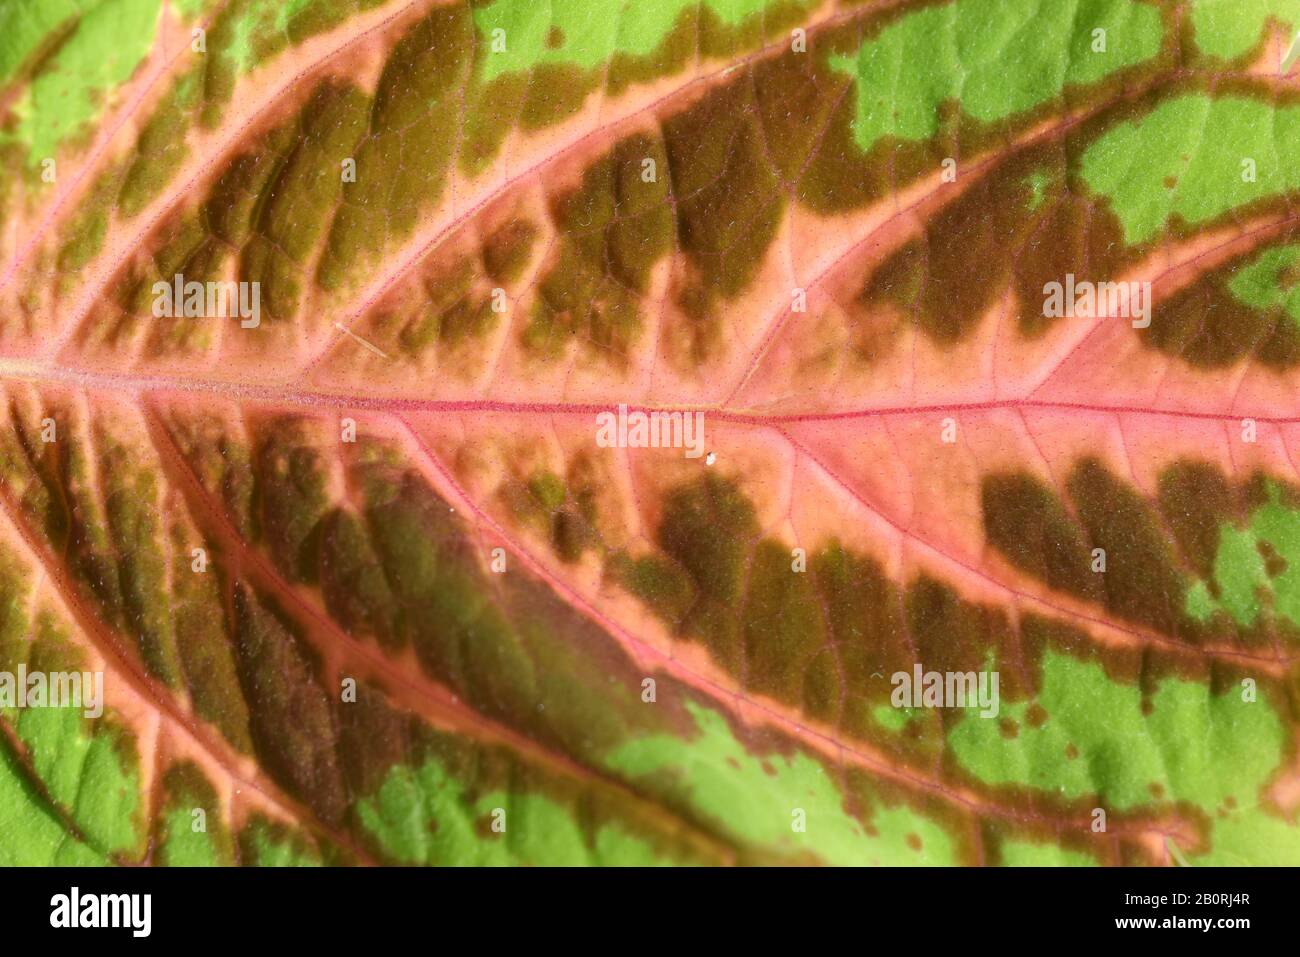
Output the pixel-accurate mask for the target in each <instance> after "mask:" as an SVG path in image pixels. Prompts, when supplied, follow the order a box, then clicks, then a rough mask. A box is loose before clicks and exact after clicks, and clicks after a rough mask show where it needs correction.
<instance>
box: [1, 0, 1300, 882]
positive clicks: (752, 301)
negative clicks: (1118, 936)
mask: <svg viewBox="0 0 1300 957" xmlns="http://www.w3.org/2000/svg"><path fill="white" fill-rule="evenodd" d="M1298 14H1300V10H1297V8H1296V5H1295V4H1293V3H1291V2H1289V0H1287V2H1283V0H1276V2H1265V0H1259V2H1256V3H1251V4H1242V3H1236V4H1227V3H1220V2H1214V0H1186V2H1155V0H1058V2H1057V3H1054V4H1050V5H1049V4H1040V3H1038V2H1036V0H950V2H947V3H932V2H925V3H909V2H901V3H900V2H861V3H851V2H842V3H833V2H830V0H824V2H818V0H702V2H686V0H673V2H659V3H654V4H635V3H617V4H612V3H607V2H598V0H569V2H565V3H555V4H537V3H532V2H529V0H482V2H473V3H461V2H430V0H390V2H387V3H383V2H377V0H374V2H372V0H296V2H293V3H287V4H286V3H272V2H269V0H266V2H262V0H227V2H222V0H214V2H203V0H184V2H175V3H161V2H159V0H100V2H98V3H93V4H92V3H85V2H77V0H66V2H57V3H55V2H46V0H41V2H36V0H6V2H3V3H0V38H2V39H0V154H3V160H4V169H5V174H4V176H3V178H2V179H0V318H2V320H3V322H2V323H0V376H2V377H3V387H4V392H5V401H4V403H3V407H2V408H3V411H2V412H0V415H3V422H2V423H0V509H2V511H3V519H2V520H0V590H2V591H3V595H4V600H3V602H0V609H3V618H2V620H0V659H2V661H0V671H6V672H10V673H16V672H17V671H18V669H19V668H20V667H21V668H22V669H25V671H27V672H29V673H32V672H34V673H38V674H47V673H50V674H58V673H67V672H73V671H76V672H81V671H85V672H89V673H95V672H100V673H102V674H103V675H104V709H103V713H102V714H100V715H97V716H87V715H86V714H85V713H84V710H83V709H80V708H75V707H62V708H51V707H30V706H29V707H20V706H19V703H18V702H14V703H13V704H12V705H7V706H5V707H4V708H3V709H0V724H2V726H3V730H4V735H3V741H0V759H2V762H0V821H3V827H2V829H0V835H3V839H0V857H2V858H3V860H5V861H6V862H8V863H24V864H28V863H75V864H83V863H84V864H90V863H114V862H116V863H128V862H140V861H146V862H150V863H182V864H189V863H204V864H230V863H262V864H300V863H367V862H378V863H428V864H465V863H473V864H514V863H537V864H571V863H572V864H579V863H594V864H629V863H632V864H650V863H777V862H787V863H814V862H822V863H883V864H900V863H901V864H915V863H927V864H951V863H963V864H966V863H1004V864H1023V863H1060V864H1112V863H1173V862H1180V863H1225V862H1231V863H1296V862H1297V861H1300V832H1298V831H1297V829H1296V826H1295V825H1296V813H1297V806H1298V805H1300V777H1298V775H1297V764H1296V743H1295V731H1296V728H1297V715H1296V707H1297V706H1296V701H1297V692H1298V691H1300V688H1297V681H1296V676H1297V671H1296V655H1297V648H1298V647H1300V577H1297V576H1298V575H1300V573H1297V571H1296V568H1297V567H1298V564H1297V563H1300V478H1298V477H1297V476H1296V474H1295V473H1296V469H1295V465H1294V462H1293V460H1292V452H1291V449H1292V448H1293V446H1294V445H1295V443H1296V441H1297V440H1298V439H1300V435H1297V433H1296V421H1297V418H1296V416H1297V415H1300V411H1298V410H1297V408H1296V399H1295V395H1296V390H1295V383H1296V377H1297V375H1298V374H1300V372H1298V371H1297V365H1300V299H1297V295H1296V292H1295V289H1294V288H1293V286H1294V279H1295V274H1294V268H1295V266H1296V263H1297V262H1300V234H1298V232H1297V231H1298V229H1300V227H1297V224H1296V222H1295V218H1294V216H1293V215H1292V213H1291V203H1292V200H1293V197H1294V196H1295V193H1296V190H1297V189H1300V180H1297V178H1296V177H1297V174H1296V172H1295V170H1294V168H1293V164H1291V163H1290V162H1289V161H1288V157H1289V156H1290V155H1291V154H1292V153H1293V152H1294V151H1293V149H1292V147H1293V146H1295V145H1298V144H1297V140H1300V101H1297V99H1296V96H1295V94H1294V92H1293V86H1294V77H1293V75H1292V74H1291V73H1289V72H1287V71H1288V70H1289V67H1288V68H1286V69H1284V68H1283V67H1282V66H1281V64H1282V61H1283V59H1284V57H1285V54H1286V51H1287V50H1288V48H1289V47H1290V45H1291V37H1292V35H1293V34H1294V32H1295V30H1296V29H1297V28H1298V27H1300V22H1297V20H1296V17H1297V15H1298ZM177 276H181V277H183V278H182V285H181V292H182V295H180V296H175V297H173V296H172V295H171V292H170V291H171V289H172V284H173V282H174V281H176V277H177ZM1067 277H1069V282H1070V283H1072V284H1073V283H1076V282H1077V283H1080V284H1086V285H1089V286H1091V285H1093V284H1103V283H1125V284H1127V283H1136V284H1138V285H1137V286H1136V287H1132V288H1141V284H1143V283H1149V284H1150V285H1149V287H1147V288H1149V290H1150V292H1149V295H1148V297H1147V299H1146V303H1147V306H1148V307H1149V314H1148V315H1147V316H1146V317H1145V318H1146V319H1148V320H1149V322H1144V321H1140V320H1139V321H1129V319H1130V318H1134V317H1133V316H1130V315H1129V314H1127V313H1122V311H1121V312H1120V314H1116V312H1117V310H1116V309H1112V310H1110V311H1109V312H1108V313H1104V314H1103V316H1102V317H1101V318H1089V317H1086V316H1082V317H1080V316H1061V315H1056V314H1054V311H1053V310H1051V309H1049V308H1047V307H1046V301H1045V295H1046V294H1047V292H1048V289H1049V288H1051V284H1052V283H1062V282H1065V281H1066V280H1067ZM184 282H197V283H200V284H205V283H221V282H234V283H244V284H247V285H246V286H245V287H244V289H246V290H253V289H256V290H257V295H258V297H259V298H258V299H257V307H256V308H257V312H256V314H253V313H251V312H245V313H243V314H241V315H239V316H235V317H233V318H232V317H229V313H227V317H222V316H217V315H211V311H212V310H210V309H206V308H204V307H199V308H197V310H196V311H198V312H200V313H206V315H190V316H186V315H185V314H184V307H183V303H182V300H184V299H185V298H186V296H185V295H184V291H185V287H184ZM159 283H161V284H162V292H160V291H159V287H158V285H157V284H159ZM214 288H215V287H214ZM1072 288H1073V286H1072ZM1080 288H1081V287H1080ZM1099 288H1104V287H1099ZM1116 288H1118V287H1116ZM1125 288H1129V287H1125ZM164 295H166V297H167V298H168V300H169V301H171V305H169V306H167V307H166V308H163V309H162V310H161V314H160V310H159V308H158V307H159V303H160V301H161V299H160V297H161V296H164ZM237 299H238V297H236V300H237ZM172 300H174V301H172ZM1139 303H1140V299H1137V298H1134V299H1129V300H1126V301H1125V302H1121V303H1119V305H1120V306H1125V305H1127V306H1132V307H1137V305H1138V304H1139ZM245 305H248V303H245ZM204 306H206V303H205V304H204ZM178 312H179V315H176V313H178ZM241 319H243V320H244V321H240V320H241ZM620 406H621V407H622V410H621V412H620ZM651 412H658V413H661V414H665V413H669V414H676V415H677V416H678V418H677V425H678V426H679V427H681V426H683V425H686V426H690V425H693V424H694V423H695V422H696V421H697V420H696V418H695V416H696V414H697V413H698V414H700V415H701V416H702V421H703V433H702V434H700V433H698V432H691V431H690V430H689V429H687V430H686V432H685V433H684V434H680V435H678V436H676V437H675V438H678V439H680V440H681V442H680V443H678V445H679V446H680V445H685V446H686V447H685V448H683V447H652V448H646V447H637V446H638V445H639V444H643V443H638V442H637V441H636V440H635V437H634V436H632V437H630V436H629V435H628V434H627V433H626V432H625V431H622V430H620V429H615V430H614V432H612V433H611V432H603V431H602V430H603V429H605V427H606V426H607V425H608V424H609V422H610V419H609V418H607V416H610V415H611V414H619V415H621V421H622V422H623V423H624V424H626V422H627V421H628V417H629V416H630V417H631V418H632V419H633V420H635V419H636V418H637V416H638V415H648V414H649V413H651ZM683 417H685V418H683ZM611 435H612V436H613V437H614V438H615V441H613V442H610V441H605V440H606V439H609V438H610V437H611ZM629 438H631V441H628V440H629ZM668 438H669V439H673V438H674V436H672V435H671V434H669V436H668ZM696 440H698V444H695V442H696ZM668 444H670V445H671V444H673V443H672V442H671V441H670V442H669V443H668ZM628 445H631V446H633V447H628ZM697 453H698V454H697ZM914 669H920V670H921V671H922V672H938V673H940V674H945V673H970V674H972V675H973V674H976V673H979V674H983V675H985V676H987V675H989V674H992V673H995V674H996V675H997V676H998V678H999V685H998V688H999V693H1000V704H999V706H998V708H997V714H996V716H989V717H983V716H981V712H980V711H979V710H978V709H974V708H971V707H962V706H959V704H957V703H955V702H952V701H941V702H939V703H940V704H943V705H945V706H942V707H934V708H931V707H925V706H921V707H914V706H907V707H897V706H896V705H897V704H898V701H897V700H896V696H895V690H896V688H897V686H898V682H897V680H896V676H898V675H907V676H910V675H912V674H914ZM0 703H3V698H0ZM915 703H916V702H909V704H915ZM919 703H920V704H921V705H924V704H925V702H924V701H922V702H919Z"/></svg>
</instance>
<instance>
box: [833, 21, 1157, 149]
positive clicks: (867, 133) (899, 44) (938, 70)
mask: <svg viewBox="0 0 1300 957" xmlns="http://www.w3.org/2000/svg"><path fill="white" fill-rule="evenodd" d="M1098 30H1101V31H1105V34H1104V43H1103V42H1101V41H1102V38H1101V36H1100V35H1099V34H1096V33H1095V31H1098ZM1163 32H1164V31H1163V26H1162V24H1161V20H1160V14H1159V12H1158V11H1157V10H1156V8H1155V7H1154V6H1151V5H1149V4H1146V3H1135V2H1132V0H1057V2H1054V3H1051V4H1044V3H1041V2H1040V0H957V2H956V3H949V4H945V5H943V6H928V7H925V8H923V9H920V10H917V11H915V12H912V13H909V14H906V15H905V16H903V17H902V18H900V19H899V20H898V21H896V22H895V23H891V24H890V25H889V26H887V27H885V29H883V30H881V31H880V33H879V35H878V36H876V37H873V38H872V39H870V40H868V41H867V42H866V43H864V44H863V45H862V47H861V49H859V50H858V53H857V55H856V56H853V57H846V56H835V57H832V58H831V60H830V64H831V66H832V67H833V68H834V69H837V70H840V71H842V72H845V73H848V74H851V75H852V76H853V77H854V79H855V80H856V81H857V89H858V107H857V115H856V117H855V119H854V123H853V133H854V138H855V140H856V141H857V144H858V145H859V146H860V147H861V148H862V150H863V151H864V152H865V151H867V150H870V149H871V148H872V147H873V146H875V145H876V143H877V142H878V141H879V140H881V139H883V138H884V137H887V136H892V137H896V138H898V139H902V140H927V139H930V138H931V137H933V136H934V135H935V134H936V133H937V132H938V130H939V122H940V115H941V112H942V110H941V108H942V107H944V106H945V105H947V104H950V103H952V104H956V105H957V106H959V107H960V109H961V112H962V114H964V115H965V116H968V117H971V118H972V119H975V120H978V121H980V122H982V123H993V122H996V121H998V120H1003V119H1006V118H1008V117H1011V116H1014V115H1016V114H1017V113H1023V112H1024V111H1026V110H1030V109H1033V108H1034V107H1038V106H1041V105H1043V104H1045V103H1050V102H1051V101H1052V100H1054V99H1055V98H1057V97H1059V96H1060V95H1061V94H1062V92H1064V90H1065V89H1066V88H1067V87H1070V86H1083V85H1087V84H1092V83H1097V82H1099V81H1100V80H1102V79H1104V78H1106V77H1107V76H1110V75H1111V74H1113V73H1115V72H1117V71H1119V70H1121V69H1123V68H1125V67H1129V66H1133V65H1135V64H1138V63H1142V62H1144V61H1147V60H1150V59H1152V58H1153V57H1155V55H1156V54H1157V53H1159V52H1160V43H1161V36H1162V34H1163ZM1103 45H1104V50H1102V49H1096V50H1094V47H1097V48H1100V47H1102V46H1103Z"/></svg>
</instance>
